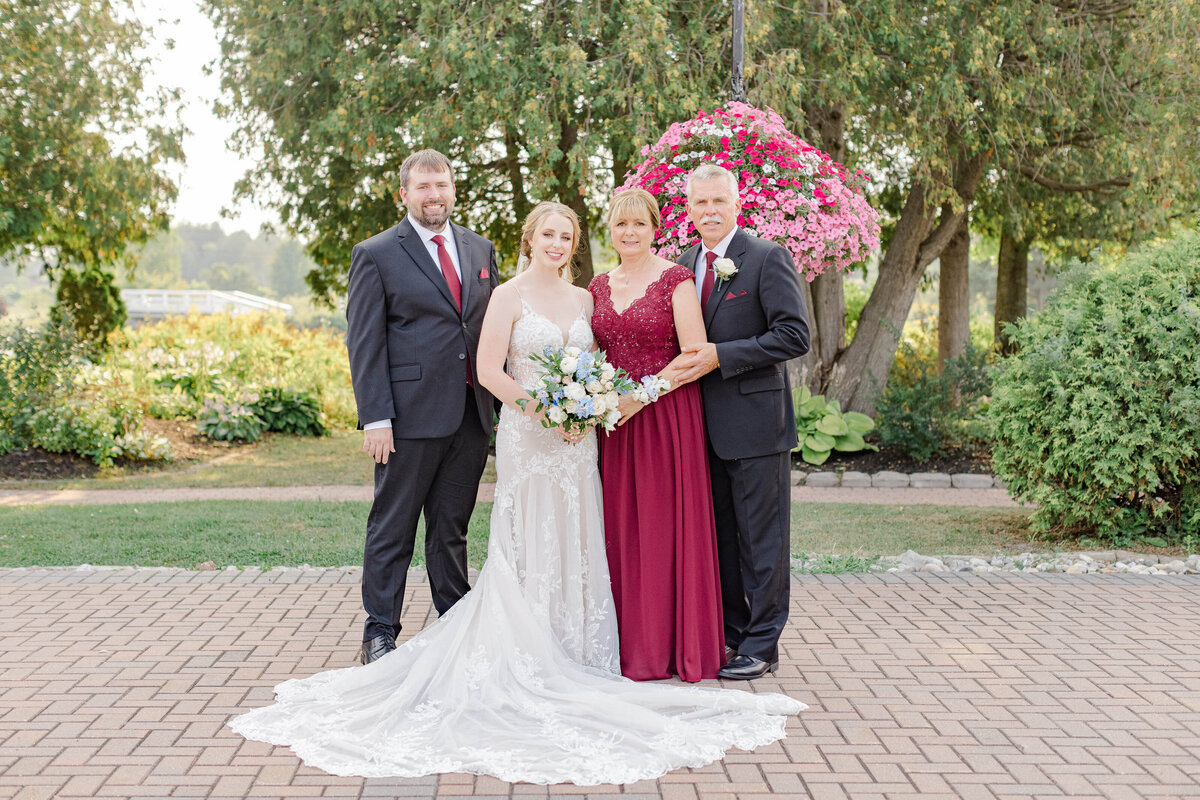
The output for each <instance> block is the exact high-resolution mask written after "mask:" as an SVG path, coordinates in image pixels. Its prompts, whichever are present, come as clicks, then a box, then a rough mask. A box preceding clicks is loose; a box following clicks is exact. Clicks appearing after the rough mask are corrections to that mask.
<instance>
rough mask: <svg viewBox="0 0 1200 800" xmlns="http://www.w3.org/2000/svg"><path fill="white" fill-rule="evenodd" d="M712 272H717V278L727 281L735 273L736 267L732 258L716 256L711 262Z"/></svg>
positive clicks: (736, 271)
mask: <svg viewBox="0 0 1200 800" xmlns="http://www.w3.org/2000/svg"><path fill="white" fill-rule="evenodd" d="M713 272H715V273H716V274H717V280H719V281H727V280H729V279H730V278H732V277H733V276H734V275H737V273H738V268H737V264H734V263H733V259H732V258H718V259H717V260H716V261H714V262H713Z"/></svg>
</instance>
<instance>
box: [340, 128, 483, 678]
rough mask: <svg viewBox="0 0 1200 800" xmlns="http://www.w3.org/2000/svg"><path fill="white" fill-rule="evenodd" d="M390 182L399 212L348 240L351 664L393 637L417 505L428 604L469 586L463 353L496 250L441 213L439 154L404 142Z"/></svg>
mask: <svg viewBox="0 0 1200 800" xmlns="http://www.w3.org/2000/svg"><path fill="white" fill-rule="evenodd" d="M400 184H401V188H400V196H401V198H402V199H403V201H404V205H405V206H406V208H407V209H408V214H407V215H406V216H405V218H404V219H403V220H401V221H400V223H399V224H398V225H396V226H394V227H393V228H391V229H389V230H386V231H384V232H383V233H380V234H378V235H376V236H373V237H371V238H370V239H367V240H366V241H364V242H360V243H359V244H357V245H355V247H354V251H353V254H352V255H351V259H350V291H349V296H348V298H347V302H346V319H347V322H348V327H347V330H346V346H347V348H348V349H349V351H350V374H351V379H352V381H353V383H354V398H355V401H356V403H357V405H358V419H359V425H360V427H362V428H363V429H364V431H365V432H364V436H363V450H365V451H366V452H367V453H369V454H370V455H371V456H372V457H373V458H374V459H375V500H374V502H373V503H372V505H371V511H370V514H369V515H368V517H367V539H366V547H365V551H364V556H363V582H362V594H363V607H364V608H365V609H366V612H367V621H366V625H365V627H364V630H363V647H362V651H361V654H360V658H361V660H362V662H363V663H364V664H365V663H368V662H370V661H374V660H376V659H378V658H381V657H382V656H384V655H386V654H387V653H388V652H390V651H392V650H394V649H395V647H396V642H395V639H396V635H397V634H398V633H399V631H400V607H401V603H402V602H403V600H404V587H405V579H406V577H407V574H408V567H409V564H410V563H411V561H412V556H413V549H414V547H415V543H416V529H417V518H418V517H419V516H420V514H421V513H422V511H424V514H425V565H426V569H427V571H428V574H429V584H430V588H431V590H432V593H433V603H434V606H435V607H436V608H437V610H438V613H445V612H446V611H447V610H448V609H449V608H450V607H451V606H452V605H454V603H456V602H457V601H458V600H459V598H461V597H462V596H463V595H464V594H466V592H467V591H468V590H469V589H470V586H469V584H468V583H467V544H466V542H467V522H468V520H469V519H470V517H471V511H472V509H473V508H474V505H475V497H476V494H477V493H478V491H479V478H480V476H481V475H482V474H483V467H484V464H485V463H486V461H487V448H488V439H489V435H490V432H491V429H492V396H491V395H490V394H489V393H488V392H487V391H486V390H484V389H483V387H482V386H480V385H479V381H478V380H477V379H476V376H475V368H474V363H475V351H476V348H477V347H478V345H479V331H480V328H481V326H482V325H483V315H484V311H485V310H486V308H487V304H488V299H489V298H490V297H491V293H492V289H494V288H495V287H496V285H497V283H498V280H499V278H498V275H497V271H496V250H495V248H494V247H492V243H491V242H489V241H488V240H487V239H484V238H483V237H481V236H479V235H477V234H475V233H472V232H471V231H469V230H467V229H466V228H463V227H460V226H458V225H455V224H454V223H452V222H450V215H451V213H452V212H453V210H454V174H453V170H452V167H451V165H450V161H449V159H447V158H446V157H445V156H444V155H442V154H441V153H439V152H437V151H435V150H421V151H419V152H416V153H413V154H412V155H410V156H409V157H408V158H407V159H406V160H405V161H404V164H403V165H402V166H401V168H400Z"/></svg>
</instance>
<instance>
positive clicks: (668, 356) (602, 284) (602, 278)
mask: <svg viewBox="0 0 1200 800" xmlns="http://www.w3.org/2000/svg"><path fill="white" fill-rule="evenodd" d="M685 280H695V276H694V275H693V274H692V271H691V270H690V269H688V268H687V267H685V266H682V265H679V264H676V265H674V266H672V267H669V268H667V269H666V270H664V271H663V274H662V275H660V276H659V277H658V279H657V280H655V281H654V282H653V283H651V284H650V286H649V287H647V289H646V293H645V294H644V295H642V296H641V297H639V298H638V299H637V300H634V301H633V302H632V303H631V304H630V305H629V307H628V308H626V309H625V311H623V312H620V313H618V312H617V309H616V307H615V306H614V305H613V301H612V292H611V288H610V286H609V275H608V273H605V274H604V275H598V276H596V277H595V278H594V279H593V280H592V283H591V286H590V287H589V290H590V291H591V293H592V296H593V297H594V298H595V301H596V310H595V311H594V312H593V313H592V331H593V332H594V333H595V335H596V340H597V341H598V342H599V343H600V347H601V348H602V349H603V350H604V352H605V354H606V355H607V356H608V360H609V361H610V362H612V364H613V365H614V366H617V367H621V368H622V369H624V370H625V371H626V372H628V373H629V374H630V375H631V376H632V377H633V379H634V380H640V379H641V378H642V377H644V376H646V375H652V374H654V373H657V372H658V371H659V370H661V369H662V368H663V367H665V366H666V365H667V364H669V363H671V360H672V359H673V358H675V356H677V355H679V337H678V335H677V334H676V333H675V314H674V308H673V305H672V303H671V295H672V294H673V293H674V291H675V287H676V286H678V285H679V284H680V282H681V281H685Z"/></svg>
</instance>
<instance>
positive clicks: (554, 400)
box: [519, 346, 636, 432]
mask: <svg viewBox="0 0 1200 800" xmlns="http://www.w3.org/2000/svg"><path fill="white" fill-rule="evenodd" d="M530 360H532V361H533V362H534V363H536V364H537V365H538V366H539V367H540V374H539V376H538V384H537V386H535V387H533V388H532V389H531V390H530V400H532V401H534V402H536V403H537V408H538V409H539V410H542V411H544V412H545V414H544V417H543V419H542V424H543V425H544V426H545V427H547V428H551V427H563V428H565V429H566V430H568V431H572V432H578V431H584V430H587V429H588V428H591V427H594V426H597V425H601V426H603V427H604V428H605V430H612V429H613V428H614V427H616V424H617V421H618V420H619V419H620V418H621V412H620V411H618V410H617V403H618V401H619V400H620V396H621V395H622V394H624V393H626V392H629V391H631V390H632V389H633V388H634V387H635V386H636V384H635V383H634V382H633V380H632V379H630V377H629V375H628V374H626V373H625V372H624V371H622V370H619V369H617V368H616V367H614V366H612V365H611V364H609V363H608V361H607V360H606V359H605V356H604V353H603V352H598V353H595V354H593V353H591V352H588V351H584V350H580V349H579V348H578V347H562V348H557V349H555V348H553V347H549V346H548V347H546V348H545V350H543V351H542V353H541V355H534V356H530ZM526 402H529V401H526V400H522V401H519V403H520V404H521V406H522V407H524V404H525V403H526Z"/></svg>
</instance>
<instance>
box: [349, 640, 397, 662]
mask: <svg viewBox="0 0 1200 800" xmlns="http://www.w3.org/2000/svg"><path fill="white" fill-rule="evenodd" d="M395 649H396V640H395V639H393V638H392V637H391V636H388V635H387V634H386V633H381V634H379V635H378V636H376V637H375V638H374V639H368V640H367V641H365V642H363V646H362V650H360V651H359V652H358V660H359V661H361V662H362V663H364V664H370V663H371V662H372V661H378V660H379V659H381V658H383V657H384V656H386V655H387V654H388V653H390V652H392V651H393V650H395Z"/></svg>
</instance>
